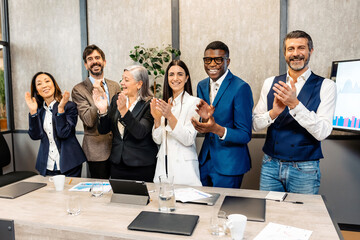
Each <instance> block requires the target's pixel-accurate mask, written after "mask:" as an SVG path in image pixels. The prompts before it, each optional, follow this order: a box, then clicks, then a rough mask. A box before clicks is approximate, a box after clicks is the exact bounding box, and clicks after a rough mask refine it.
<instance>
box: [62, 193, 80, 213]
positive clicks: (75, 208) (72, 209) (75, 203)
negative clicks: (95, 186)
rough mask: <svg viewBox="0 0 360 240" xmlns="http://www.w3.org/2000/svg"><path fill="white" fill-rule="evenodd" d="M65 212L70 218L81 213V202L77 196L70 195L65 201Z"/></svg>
mask: <svg viewBox="0 0 360 240" xmlns="http://www.w3.org/2000/svg"><path fill="white" fill-rule="evenodd" d="M66 211H67V213H68V214H69V215H71V216H77V215H79V214H80V212H81V201H80V198H79V197H78V196H74V195H70V196H68V198H67V200H66Z"/></svg>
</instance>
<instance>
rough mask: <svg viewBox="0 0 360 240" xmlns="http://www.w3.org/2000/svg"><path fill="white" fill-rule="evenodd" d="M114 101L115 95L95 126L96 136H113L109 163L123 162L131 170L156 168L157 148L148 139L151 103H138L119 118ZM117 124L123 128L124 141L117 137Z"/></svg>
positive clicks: (141, 101) (152, 121)
mask: <svg viewBox="0 0 360 240" xmlns="http://www.w3.org/2000/svg"><path fill="white" fill-rule="evenodd" d="M117 98H118V95H117V94H116V95H114V97H113V98H112V100H111V104H110V107H109V109H108V114H107V115H105V116H101V117H100V118H99V124H98V131H99V133H101V134H106V133H108V132H109V131H112V133H113V140H112V148H111V154H110V158H109V160H110V161H111V162H112V163H115V164H118V163H120V162H121V161H123V163H124V164H125V165H127V166H131V167H142V166H150V165H155V164H156V155H157V152H158V148H157V145H156V144H155V142H154V141H153V139H152V136H151V132H152V127H153V124H154V118H153V117H152V115H151V113H150V101H147V102H145V101H144V100H140V101H139V102H138V103H137V104H136V105H135V107H134V109H133V111H132V112H130V111H128V112H127V113H126V114H125V116H120V112H119V111H118V109H117V104H116V101H117ZM118 121H120V122H121V123H122V124H123V125H124V127H125V129H124V136H123V138H121V135H120V133H119V129H118Z"/></svg>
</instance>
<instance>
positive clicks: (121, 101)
mask: <svg viewBox="0 0 360 240" xmlns="http://www.w3.org/2000/svg"><path fill="white" fill-rule="evenodd" d="M116 104H117V109H118V110H119V112H120V114H121V116H124V115H125V114H126V112H127V111H128V109H127V107H126V96H125V94H124V93H119V94H118V99H117V101H116Z"/></svg>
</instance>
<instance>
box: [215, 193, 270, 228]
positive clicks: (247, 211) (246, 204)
mask: <svg viewBox="0 0 360 240" xmlns="http://www.w3.org/2000/svg"><path fill="white" fill-rule="evenodd" d="M220 211H224V212H226V215H227V216H229V215H230V214H236V213H238V214H243V215H245V216H246V217H247V219H248V220H249V221H257V222H264V221H265V213H266V200H265V199H263V198H250V197H235V196H225V199H224V202H223V203H222V205H221V208H220Z"/></svg>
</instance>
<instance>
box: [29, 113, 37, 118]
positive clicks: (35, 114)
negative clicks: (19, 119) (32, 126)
mask: <svg viewBox="0 0 360 240" xmlns="http://www.w3.org/2000/svg"><path fill="white" fill-rule="evenodd" d="M37 115H38V113H37V112H36V113H34V114H33V115H30V116H31V117H32V118H34V117H36V116H37Z"/></svg>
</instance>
